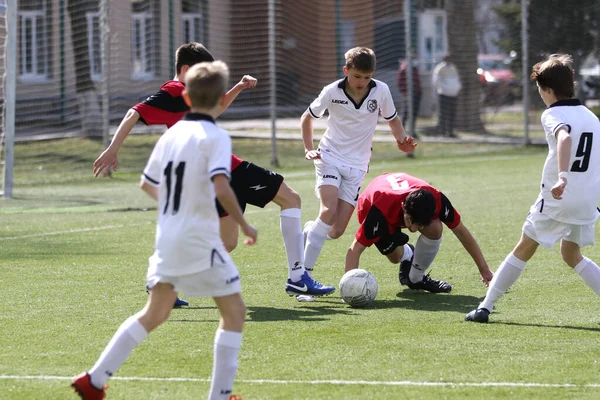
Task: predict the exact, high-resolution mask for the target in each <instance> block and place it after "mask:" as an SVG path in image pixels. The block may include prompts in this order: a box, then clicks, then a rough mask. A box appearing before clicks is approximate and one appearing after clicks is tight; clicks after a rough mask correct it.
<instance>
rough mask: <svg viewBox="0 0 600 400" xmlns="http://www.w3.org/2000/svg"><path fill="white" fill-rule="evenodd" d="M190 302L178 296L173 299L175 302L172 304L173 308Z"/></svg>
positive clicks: (185, 305)
mask: <svg viewBox="0 0 600 400" xmlns="http://www.w3.org/2000/svg"><path fill="white" fill-rule="evenodd" d="M189 305H190V303H188V302H187V301H185V300H183V299H180V298H179V297H178V298H176V299H175V304H173V308H179V307H187V306H189Z"/></svg>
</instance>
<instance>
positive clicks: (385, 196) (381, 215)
mask: <svg viewBox="0 0 600 400" xmlns="http://www.w3.org/2000/svg"><path fill="white" fill-rule="evenodd" d="M418 189H425V190H427V191H428V192H430V193H431V194H433V197H434V198H435V213H434V218H439V219H440V221H442V222H443V223H444V224H446V226H447V227H448V228H450V229H453V228H456V226H457V225H458V224H459V223H460V214H459V213H458V211H456V210H455V209H454V207H453V206H452V204H451V203H450V200H448V198H447V197H446V196H444V194H443V193H442V192H440V191H439V190H437V189H436V188H434V187H433V186H431V185H429V184H428V183H427V182H425V181H424V180H421V179H419V178H415V177H413V176H410V175H408V174H405V173H388V174H383V175H379V176H378V177H376V178H375V179H373V180H372V181H371V183H369V185H368V186H367V187H366V188H365V190H364V192H363V193H362V194H361V195H360V197H359V198H358V206H357V211H356V215H357V217H358V222H359V223H360V227H359V228H358V231H357V232H356V236H355V237H356V240H357V241H358V242H359V243H360V244H362V245H363V246H367V247H368V246H371V245H372V244H373V243H376V242H377V241H378V240H379V238H380V237H382V236H384V235H389V234H392V233H394V232H395V231H396V229H398V228H406V225H405V224H404V200H405V199H406V197H407V196H408V195H409V194H410V193H411V192H413V191H415V190H418Z"/></svg>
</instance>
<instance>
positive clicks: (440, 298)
mask: <svg viewBox="0 0 600 400" xmlns="http://www.w3.org/2000/svg"><path fill="white" fill-rule="evenodd" d="M396 297H397V298H398V299H396V300H379V301H378V300H375V304H374V307H375V308H406V309H410V310H422V311H444V312H445V311H456V312H462V313H467V312H469V311H471V310H473V309H474V308H476V307H477V305H478V304H479V303H480V301H481V299H480V298H478V297H475V296H465V295H460V294H445V293H438V294H434V293H429V292H424V291H413V290H409V289H407V290H404V291H401V292H398V293H397V294H396Z"/></svg>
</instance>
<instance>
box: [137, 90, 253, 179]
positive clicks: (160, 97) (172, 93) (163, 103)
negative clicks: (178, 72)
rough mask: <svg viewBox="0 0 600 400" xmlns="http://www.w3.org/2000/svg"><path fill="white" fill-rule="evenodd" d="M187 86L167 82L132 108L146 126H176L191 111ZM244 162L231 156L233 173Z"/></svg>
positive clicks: (233, 155)
mask: <svg viewBox="0 0 600 400" xmlns="http://www.w3.org/2000/svg"><path fill="white" fill-rule="evenodd" d="M184 89H185V85H184V84H183V82H181V81H173V80H171V81H168V82H165V83H164V84H163V85H162V86H161V87H160V90H159V91H158V92H156V93H155V94H153V95H152V96H150V97H148V98H147V99H146V100H144V101H142V102H141V103H138V104H136V105H135V106H133V107H132V108H133V109H134V110H135V111H137V112H138V114H140V119H141V120H142V122H143V123H145V124H146V125H163V124H164V125H166V126H167V128H170V127H171V126H173V125H175V123H176V122H177V121H179V120H180V119H181V118H182V117H183V116H184V114H185V113H186V112H188V111H189V110H190V108H189V107H188V105H187V104H186V103H185V100H184V99H183V95H182V94H183V90H184ZM242 161H243V160H242V159H241V158H239V157H238V156H236V155H235V154H232V155H231V170H232V171H233V170H234V169H236V168H237V167H238V165H240V163H241V162H242Z"/></svg>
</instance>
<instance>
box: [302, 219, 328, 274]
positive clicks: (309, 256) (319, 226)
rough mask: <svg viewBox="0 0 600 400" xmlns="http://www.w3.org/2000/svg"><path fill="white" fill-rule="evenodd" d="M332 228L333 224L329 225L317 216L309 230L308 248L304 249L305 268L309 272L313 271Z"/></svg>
mask: <svg viewBox="0 0 600 400" xmlns="http://www.w3.org/2000/svg"><path fill="white" fill-rule="evenodd" d="M330 229H331V225H327V224H326V223H325V222H323V221H321V219H320V218H317V220H316V221H315V223H314V224H313V225H312V227H311V229H310V231H309V232H308V236H307V237H306V248H305V249H304V268H306V270H307V271H308V272H312V270H313V269H314V267H315V264H316V262H317V258H318V257H319V254H321V249H322V248H323V244H324V243H325V240H326V239H327V233H328V232H329V230H330Z"/></svg>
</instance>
